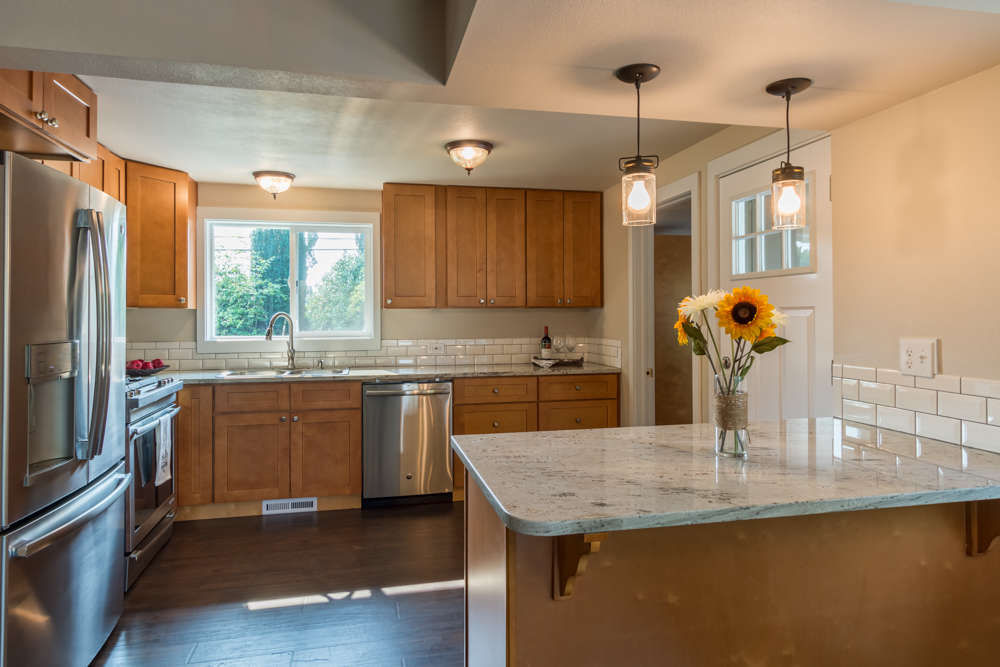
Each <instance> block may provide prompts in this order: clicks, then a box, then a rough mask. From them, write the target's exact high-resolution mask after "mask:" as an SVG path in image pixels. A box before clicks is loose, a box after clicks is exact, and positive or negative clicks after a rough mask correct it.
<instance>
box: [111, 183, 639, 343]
mask: <svg viewBox="0 0 1000 667" xmlns="http://www.w3.org/2000/svg"><path fill="white" fill-rule="evenodd" d="M198 205H199V206H211V207H225V208H263V209H268V208H271V209H282V210H284V209H293V210H308V211H358V212H368V211H375V212H380V211H381V210H382V192H381V190H335V189H324V188H299V187H295V186H293V187H292V188H291V189H290V190H288V191H287V192H284V193H282V194H280V195H278V198H277V199H274V198H273V197H271V195H269V194H268V193H267V192H265V191H264V190H262V189H261V188H259V187H257V186H256V185H230V184H226V183H199V184H198ZM621 277H622V279H625V273H624V269H623V270H622V273H621ZM600 312H601V311H600V310H599V309H561V308H558V309H557V308H553V309H534V308H532V309H506V308H505V309H502V310H488V309H482V310H480V309H478V308H470V309H462V310H460V309H442V310H383V311H382V338H383V339H391V340H395V339H400V338H445V339H447V338H514V337H524V336H537V337H538V338H539V339H540V338H541V337H542V327H544V326H548V327H549V333H550V335H557V334H561V335H573V336H590V335H591V330H592V329H593V328H594V322H595V320H596V319H597V318H598V317H599V314H600ZM126 331H127V337H128V340H130V341H164V340H183V341H193V340H195V312H194V311H187V310H175V309H170V308H134V309H129V310H128V311H127V312H126ZM603 337H604V338H613V336H603Z"/></svg>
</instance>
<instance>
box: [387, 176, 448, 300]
mask: <svg viewBox="0 0 1000 667" xmlns="http://www.w3.org/2000/svg"><path fill="white" fill-rule="evenodd" d="M435 214H436V189H435V187H434V186H433V185H401V184H396V183H386V184H385V185H383V188H382V293H383V302H382V307H383V308H434V307H435V305H436V291H435V290H436V276H437V266H436V235H437V232H436V224H435V223H436V220H435Z"/></svg>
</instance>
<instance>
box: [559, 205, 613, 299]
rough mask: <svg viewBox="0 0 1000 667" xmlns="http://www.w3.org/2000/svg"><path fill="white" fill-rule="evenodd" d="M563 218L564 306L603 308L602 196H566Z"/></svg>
mask: <svg viewBox="0 0 1000 667" xmlns="http://www.w3.org/2000/svg"><path fill="white" fill-rule="evenodd" d="M563 216H564V221H565V222H564V224H563V248H564V254H565V260H564V261H565V265H564V266H565V299H566V303H565V305H566V306H568V307H570V308H600V307H601V306H602V305H603V304H602V303H601V301H602V295H603V290H602V288H601V285H602V279H603V269H602V264H601V193H600V192H567V193H565V196H564V212H563Z"/></svg>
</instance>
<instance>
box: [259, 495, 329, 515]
mask: <svg viewBox="0 0 1000 667" xmlns="http://www.w3.org/2000/svg"><path fill="white" fill-rule="evenodd" d="M261 505H262V510H263V511H262V512H261V513H262V514H264V515H265V516H266V515H268V514H294V513H296V512H315V511H316V499H315V498H282V499H280V500H264V501H262V502H261Z"/></svg>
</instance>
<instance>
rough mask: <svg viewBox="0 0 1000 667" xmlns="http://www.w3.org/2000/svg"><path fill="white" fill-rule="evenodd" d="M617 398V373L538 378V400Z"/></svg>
mask: <svg viewBox="0 0 1000 667" xmlns="http://www.w3.org/2000/svg"><path fill="white" fill-rule="evenodd" d="M591 398H618V375H616V374H612V373H608V374H607V375H556V376H552V377H540V378H538V400H539V401H581V400H584V399H591Z"/></svg>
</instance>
